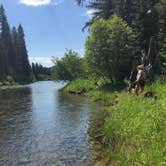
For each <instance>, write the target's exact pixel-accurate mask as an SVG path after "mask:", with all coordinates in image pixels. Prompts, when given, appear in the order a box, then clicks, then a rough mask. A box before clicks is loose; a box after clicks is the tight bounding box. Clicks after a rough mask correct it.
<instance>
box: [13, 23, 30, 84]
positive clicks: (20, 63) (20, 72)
mask: <svg viewBox="0 0 166 166" xmlns="http://www.w3.org/2000/svg"><path fill="white" fill-rule="evenodd" d="M17 33H18V34H17V43H16V45H15V48H16V50H17V51H16V52H17V56H16V62H17V74H16V75H17V76H16V77H17V81H18V82H23V83H24V82H30V81H31V79H32V78H31V66H30V64H29V60H28V53H27V49H26V44H25V39H24V31H23V28H22V26H21V25H19V27H18V32H17Z"/></svg>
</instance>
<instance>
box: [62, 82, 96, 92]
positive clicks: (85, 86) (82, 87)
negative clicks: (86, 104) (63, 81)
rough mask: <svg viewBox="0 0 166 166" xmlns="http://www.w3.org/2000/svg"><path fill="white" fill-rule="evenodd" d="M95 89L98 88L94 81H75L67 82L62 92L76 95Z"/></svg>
mask: <svg viewBox="0 0 166 166" xmlns="http://www.w3.org/2000/svg"><path fill="white" fill-rule="evenodd" d="M97 88H98V86H97V85H96V83H95V81H94V80H88V79H87V80H86V79H77V80H74V81H72V82H69V83H68V84H67V86H65V87H64V88H63V89H62V90H63V91H66V92H69V91H73V92H76V93H78V92H82V91H84V92H85V93H86V92H89V91H92V90H95V89H97Z"/></svg>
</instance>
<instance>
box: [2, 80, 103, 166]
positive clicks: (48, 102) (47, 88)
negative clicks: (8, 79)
mask: <svg viewBox="0 0 166 166" xmlns="http://www.w3.org/2000/svg"><path fill="white" fill-rule="evenodd" d="M65 84H66V83H64V82H53V81H43V82H37V83H33V84H31V85H28V86H25V87H19V88H12V89H1V90H0V165H1V166H19V165H21V166H24V165H28V166H91V165H92V163H93V158H94V154H95V150H94V149H93V147H92V146H91V141H90V140H91V137H92V135H89V134H88V133H89V132H88V129H89V128H90V127H91V124H92V123H93V119H94V115H96V114H97V112H99V111H100V106H99V105H98V104H97V103H93V102H91V101H89V100H88V99H87V98H86V97H81V96H79V95H71V94H66V93H63V92H60V91H59V89H60V88H62V87H63V86H65Z"/></svg>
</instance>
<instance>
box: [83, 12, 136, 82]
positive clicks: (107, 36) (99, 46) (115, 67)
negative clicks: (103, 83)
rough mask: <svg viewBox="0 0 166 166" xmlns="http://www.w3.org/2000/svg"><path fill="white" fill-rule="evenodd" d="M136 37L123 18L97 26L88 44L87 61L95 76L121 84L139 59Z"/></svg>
mask: <svg viewBox="0 0 166 166" xmlns="http://www.w3.org/2000/svg"><path fill="white" fill-rule="evenodd" d="M135 41H136V35H135V34H134V32H133V30H132V29H131V28H130V27H129V26H128V25H127V23H126V22H124V21H123V20H122V19H121V18H120V17H118V16H116V15H113V16H112V18H111V19H110V20H107V21H105V20H102V19H100V20H97V21H95V22H94V23H93V25H92V27H91V31H90V35H89V37H88V38H87V41H86V53H85V56H86V59H87V62H88V64H89V69H90V71H91V72H92V73H97V74H98V75H99V76H105V77H108V78H111V79H112V81H114V82H120V81H122V80H123V79H124V78H125V77H127V76H128V75H129V73H130V70H131V67H132V63H133V61H135V59H137V53H138V51H137V50H138V48H137V47H136V43H135Z"/></svg>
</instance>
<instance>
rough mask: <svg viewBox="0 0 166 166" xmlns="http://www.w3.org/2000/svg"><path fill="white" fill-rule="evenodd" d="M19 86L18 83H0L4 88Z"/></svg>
mask: <svg viewBox="0 0 166 166" xmlns="http://www.w3.org/2000/svg"><path fill="white" fill-rule="evenodd" d="M17 85H19V84H18V83H16V82H13V81H12V82H10V81H3V82H0V87H2V86H17Z"/></svg>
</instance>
